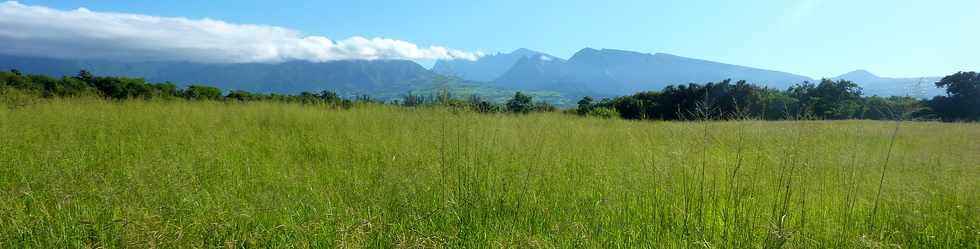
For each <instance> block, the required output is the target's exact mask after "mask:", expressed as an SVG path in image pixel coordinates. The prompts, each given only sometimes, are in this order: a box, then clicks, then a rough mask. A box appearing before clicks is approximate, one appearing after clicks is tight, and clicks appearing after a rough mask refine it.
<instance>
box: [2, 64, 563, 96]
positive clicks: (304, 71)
mask: <svg viewBox="0 0 980 249" xmlns="http://www.w3.org/2000/svg"><path fill="white" fill-rule="evenodd" d="M11 69H17V70H19V71H21V72H23V73H26V74H41V75H48V76H52V77H61V76H74V75H77V74H78V72H79V71H80V70H83V69H84V70H88V71H89V72H92V73H93V74H95V75H103V76H124V77H131V78H144V79H146V80H147V81H148V82H166V81H170V82H173V83H175V84H177V85H178V86H186V85H191V84H198V85H208V86H214V87H218V88H221V89H222V90H245V91H250V92H259V93H280V94H296V93H300V92H303V91H309V92H318V91H321V90H328V91H334V92H337V93H339V94H341V95H343V96H348V97H350V96H354V95H369V96H371V97H373V98H377V99H382V100H393V99H398V98H400V97H402V96H404V95H405V94H407V93H410V92H411V93H415V94H422V95H426V94H436V93H438V92H440V91H443V90H448V91H450V92H451V93H452V94H454V95H457V96H461V95H478V96H480V97H482V98H484V99H488V100H493V101H502V100H506V99H507V98H509V97H511V96H513V94H514V90H513V89H506V88H500V87H496V86H493V85H488V84H485V83H482V82H472V81H466V80H462V79H459V78H454V77H447V76H442V75H438V74H436V73H434V72H432V71H430V70H427V69H425V68H424V67H422V66H421V65H419V64H417V63H415V62H413V61H407V60H372V61H367V60H347V61H329V62H321V63H314V62H305V61H293V62H284V63H277V64H266V63H241V64H200V63H190V62H175V61H160V62H123V61H105V60H67V59H52V58H39V57H22V56H5V55H0V70H4V71H6V70H11ZM525 93H527V94H529V95H531V96H534V97H535V99H536V100H543V101H547V102H549V103H552V104H556V105H560V106H570V105H571V104H574V103H573V101H574V100H573V99H571V98H570V97H566V96H565V95H564V94H562V93H558V92H553V91H530V92H525ZM579 97H580V96H579Z"/></svg>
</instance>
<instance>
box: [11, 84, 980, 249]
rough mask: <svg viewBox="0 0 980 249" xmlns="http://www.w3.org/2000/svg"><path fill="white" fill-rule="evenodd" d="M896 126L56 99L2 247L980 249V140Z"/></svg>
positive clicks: (15, 134)
mask: <svg viewBox="0 0 980 249" xmlns="http://www.w3.org/2000/svg"><path fill="white" fill-rule="evenodd" d="M895 127H896V123H894V122H871V121H833V122H830V121H797V122H761V121H743V122H632V121H623V120H602V119H588V118H578V117H574V116H566V115H560V114H532V115H527V116H514V115H480V114H472V113H453V112H451V111H449V110H446V109H427V108H421V109H404V108H394V107H382V106H376V107H371V106H368V107H359V108H354V109H351V110H337V109H330V108H325V107H319V106H303V105H290V104H274V103H243V104H224V103H216V102H144V101H128V102H103V101H94V100H50V101H44V102H40V103H37V104H34V105H28V106H24V107H20V108H16V109H10V108H3V109H0V248H20V247H32V248H74V247H107V248H117V247H134V248H153V247H165V248H174V247H177V248H195V247H197V248H215V247H218V248H224V247H231V248H239V247H296V248H308V247H317V248H319V247H342V248H362V247H382V248H388V247H422V248H433V247H436V248H438V247H445V248H463V247H465V248H485V247H491V248H499V247H514V248H572V247H589V248H617V247H620V248H636V247H641V248H780V247H781V248H805V247H809V248H980V215H978V214H980V180H978V179H980V124H960V123H927V122H905V123H901V124H900V126H899V127H898V133H897V136H895V137H894V139H893V137H892V134H893V131H894V130H895ZM893 142H894V143H893ZM891 144H894V146H893V147H892V149H891V150H890V151H891V152H890V153H889V148H890V147H891V146H890V145H891ZM886 162H887V164H886ZM883 173H884V174H883ZM882 176H884V177H882ZM879 186H881V188H880V191H879Z"/></svg>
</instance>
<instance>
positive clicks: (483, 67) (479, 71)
mask: <svg viewBox="0 0 980 249" xmlns="http://www.w3.org/2000/svg"><path fill="white" fill-rule="evenodd" d="M532 57H534V58H544V59H553V60H561V61H564V59H560V58H558V57H554V56H551V55H548V54H545V53H541V52H538V51H534V50H530V49H526V48H521V49H517V50H514V51H513V52H510V53H498V54H492V55H486V56H482V57H480V58H479V59H477V60H475V61H468V60H438V61H436V64H435V65H434V66H433V67H432V71H434V72H436V73H438V74H442V75H446V76H454V77H459V78H462V79H466V80H473V81H483V82H490V81H493V80H494V79H496V78H497V77H499V76H500V75H502V74H503V73H504V72H506V71H507V70H508V69H510V68H511V67H512V66H513V65H514V64H516V63H517V62H518V61H520V60H521V59H523V58H532Z"/></svg>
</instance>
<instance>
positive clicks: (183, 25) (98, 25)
mask: <svg viewBox="0 0 980 249" xmlns="http://www.w3.org/2000/svg"><path fill="white" fill-rule="evenodd" d="M0 53H3V54H11V55H22V56H45V57H57V58H71V59H123V60H184V61H194V62H204V63H248V62H260V63H275V62H283V61H292V60H305V61H312V62H324V61H332V60H378V59H409V60H427V59H464V60H474V59H476V58H477V57H479V56H480V53H471V52H464V51H460V50H454V49H448V48H445V47H440V46H430V47H427V48H425V47H419V46H418V45H415V44H412V43H410V42H407V41H401V40H394V39H387V38H370V39H369V38H364V37H359V36H355V37H351V38H347V39H344V40H331V39H329V38H327V37H322V36H304V35H303V34H302V33H300V32H298V31H296V30H291V29H287V28H283V27H276V26H267V25H252V24H235V23H228V22H224V21H220V20H213V19H207V18H205V19H188V18H183V17H158V16H147V15H139V14H127V13H110V12H96V11H90V10H88V9H85V8H79V9H75V10H71V11H65V10H58V9H53V8H48V7H44V6H29V5H24V4H20V3H18V2H14V1H8V2H4V3H0Z"/></svg>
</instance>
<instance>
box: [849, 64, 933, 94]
mask: <svg viewBox="0 0 980 249" xmlns="http://www.w3.org/2000/svg"><path fill="white" fill-rule="evenodd" d="M832 79H833V80H839V79H844V80H849V81H853V82H854V83H857V84H858V85H859V86H861V88H862V90H863V92H864V95H866V96H871V95H878V96H912V97H926V98H929V97H933V96H937V95H944V94H945V93H946V91H945V90H944V89H942V88H938V87H936V84H935V83H936V82H937V81H939V80H940V79H942V77H917V78H889V77H879V76H877V75H875V74H873V73H871V72H868V71H866V70H855V71H851V72H849V73H845V74H842V75H840V76H837V77H834V78H832Z"/></svg>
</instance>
